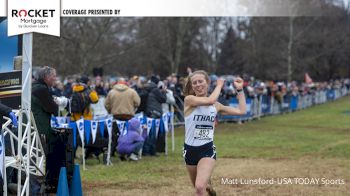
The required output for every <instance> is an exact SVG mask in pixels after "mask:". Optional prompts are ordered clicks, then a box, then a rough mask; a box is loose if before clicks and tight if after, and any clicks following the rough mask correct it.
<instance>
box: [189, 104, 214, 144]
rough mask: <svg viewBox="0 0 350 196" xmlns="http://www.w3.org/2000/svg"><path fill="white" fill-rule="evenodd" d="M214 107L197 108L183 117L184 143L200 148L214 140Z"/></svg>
mask: <svg viewBox="0 0 350 196" xmlns="http://www.w3.org/2000/svg"><path fill="white" fill-rule="evenodd" d="M216 114H217V111H216V108H215V106H214V105H210V106H197V107H196V108H195V109H194V110H193V111H192V113H191V114H190V115H188V116H186V117H185V131H186V133H185V143H186V144H187V145H190V146H201V145H204V144H206V143H209V142H212V141H213V139H214V128H215V117H216Z"/></svg>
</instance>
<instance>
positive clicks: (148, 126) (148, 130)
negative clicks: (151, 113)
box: [147, 118, 153, 136]
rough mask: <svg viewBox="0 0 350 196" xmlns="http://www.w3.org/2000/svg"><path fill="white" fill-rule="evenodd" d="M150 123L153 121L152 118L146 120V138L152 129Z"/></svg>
mask: <svg viewBox="0 0 350 196" xmlns="http://www.w3.org/2000/svg"><path fill="white" fill-rule="evenodd" d="M152 121H153V118H147V136H148V135H149V132H150V131H151V128H152Z"/></svg>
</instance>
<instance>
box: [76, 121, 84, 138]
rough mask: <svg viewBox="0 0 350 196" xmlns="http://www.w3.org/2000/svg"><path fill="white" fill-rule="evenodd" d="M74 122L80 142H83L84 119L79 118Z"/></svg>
mask: <svg viewBox="0 0 350 196" xmlns="http://www.w3.org/2000/svg"><path fill="white" fill-rule="evenodd" d="M76 123H77V128H78V131H79V136H80V139H81V143H84V119H82V118H81V119H80V120H77V121H76Z"/></svg>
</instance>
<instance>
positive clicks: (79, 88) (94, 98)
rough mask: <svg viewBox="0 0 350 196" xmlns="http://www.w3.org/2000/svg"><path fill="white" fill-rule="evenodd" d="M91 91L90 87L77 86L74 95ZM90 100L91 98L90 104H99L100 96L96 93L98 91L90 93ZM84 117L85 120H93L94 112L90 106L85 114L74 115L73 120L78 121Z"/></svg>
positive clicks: (74, 87)
mask: <svg viewBox="0 0 350 196" xmlns="http://www.w3.org/2000/svg"><path fill="white" fill-rule="evenodd" d="M87 90H89V89H88V87H87V86H86V85H85V84H81V83H80V84H77V85H74V86H73V93H75V92H78V93H82V92H84V91H87ZM89 98H90V102H91V103H97V102H98V95H97V93H96V91H90V93H89ZM82 116H83V118H84V119H85V120H92V117H93V116H92V110H91V108H90V105H89V106H88V107H87V108H85V109H84V112H76V113H72V117H71V118H72V120H73V121H76V120H79V119H80V118H81V117H82Z"/></svg>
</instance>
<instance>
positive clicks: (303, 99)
mask: <svg viewBox="0 0 350 196" xmlns="http://www.w3.org/2000/svg"><path fill="white" fill-rule="evenodd" d="M348 94H349V90H348V89H347V88H346V87H342V88H339V89H326V90H318V91H312V92H310V93H309V94H305V95H302V94H294V95H293V94H288V95H285V96H283V97H282V98H281V99H280V100H277V99H275V97H273V96H268V95H255V96H254V97H247V98H246V104H247V114H246V115H244V116H222V115H219V116H218V120H219V121H238V122H240V121H247V120H252V119H259V118H260V117H262V116H267V115H276V114H281V113H288V112H294V111H297V110H300V109H305V108H308V107H311V106H313V105H317V104H322V103H326V102H329V101H333V100H336V99H339V98H340V97H343V96H346V95H348ZM229 105H230V106H233V107H238V100H237V99H236V98H235V97H233V98H231V99H230V104H229Z"/></svg>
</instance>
